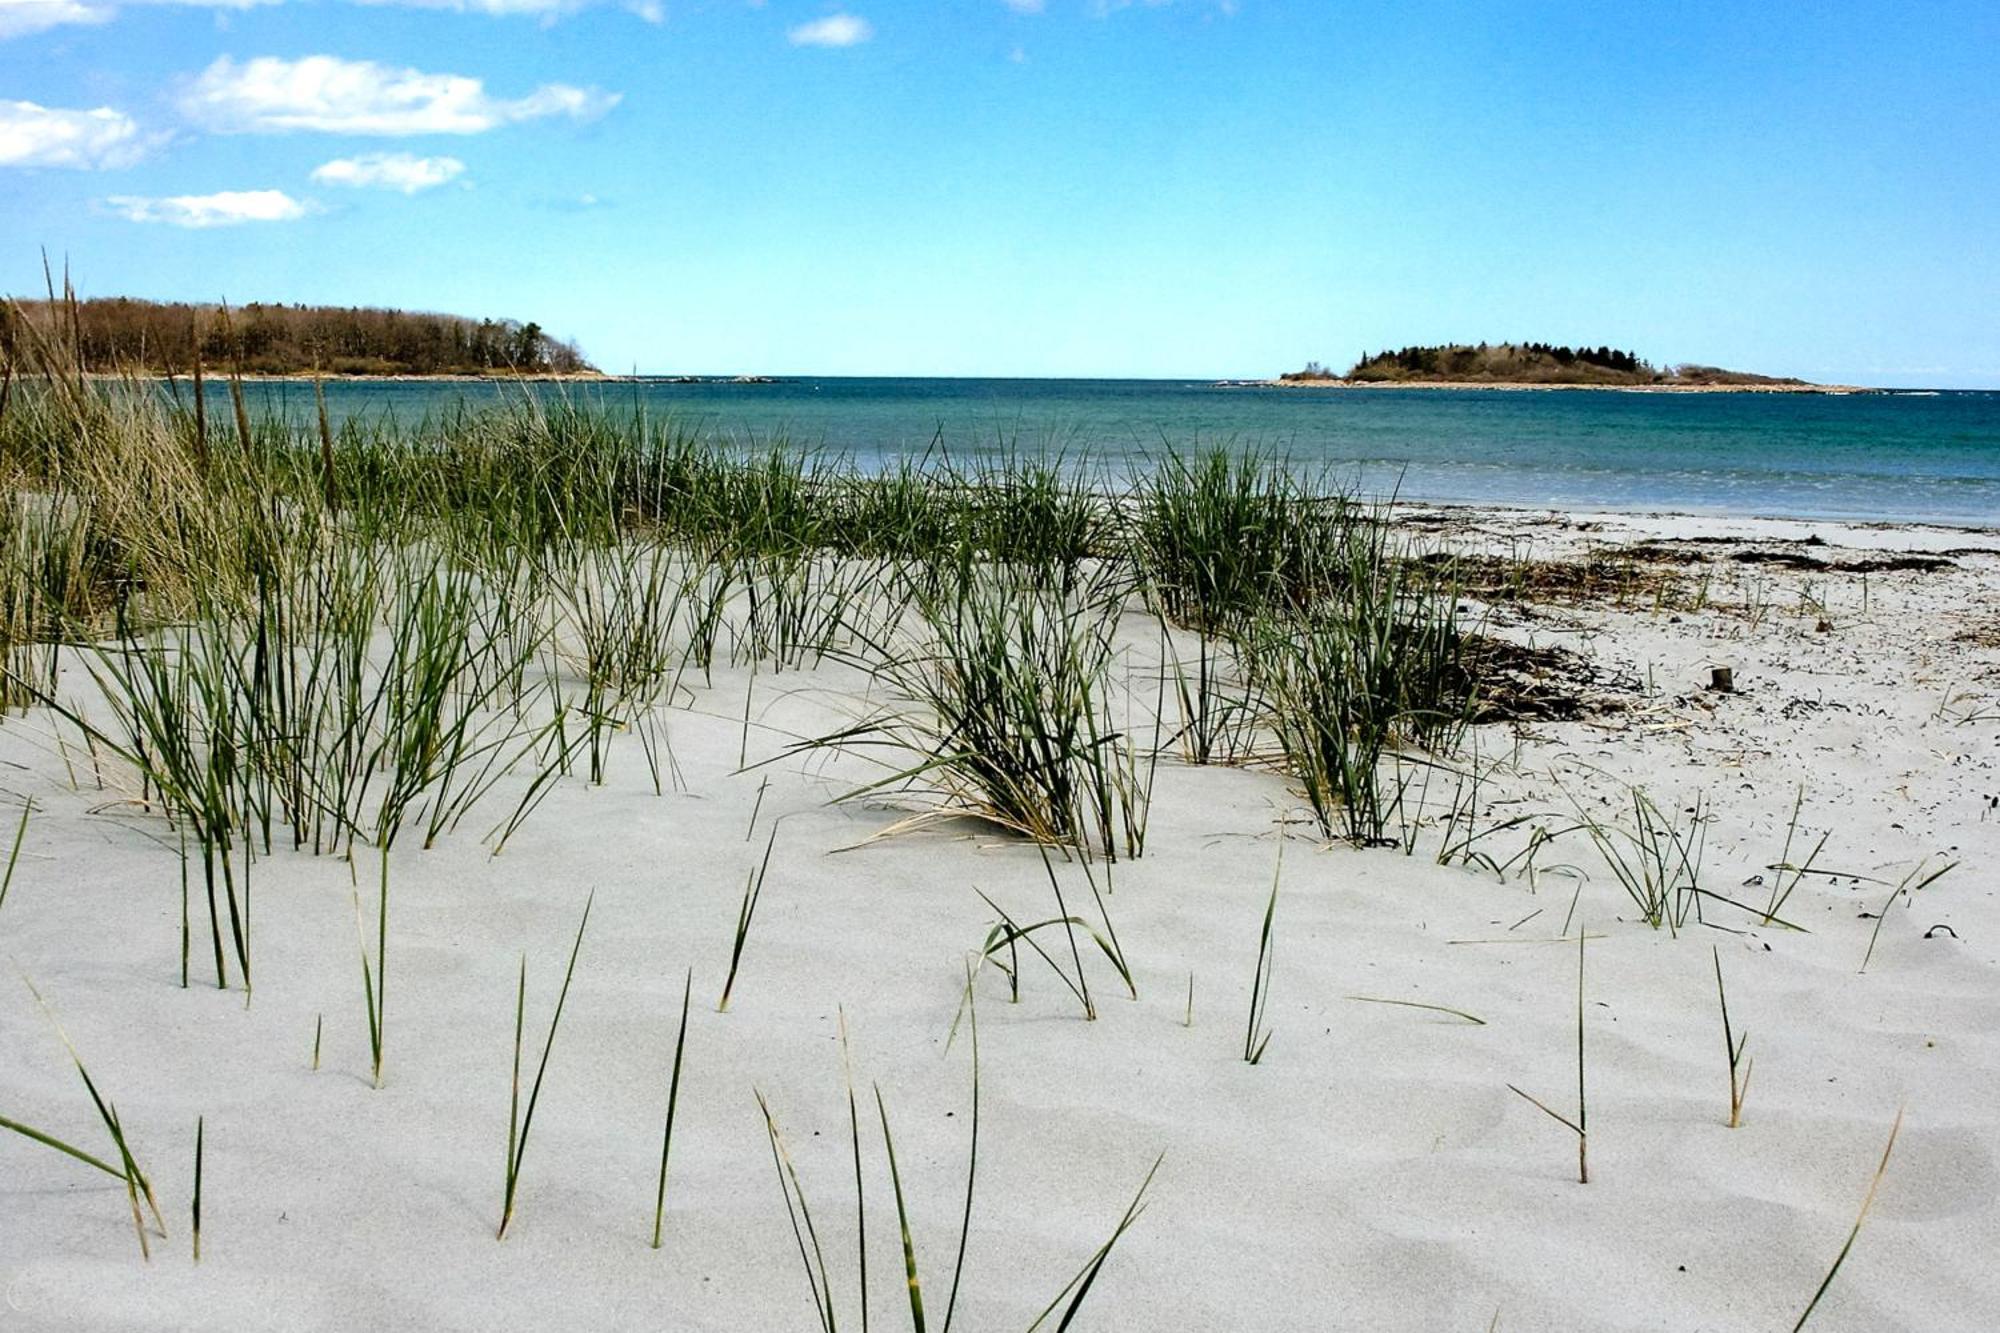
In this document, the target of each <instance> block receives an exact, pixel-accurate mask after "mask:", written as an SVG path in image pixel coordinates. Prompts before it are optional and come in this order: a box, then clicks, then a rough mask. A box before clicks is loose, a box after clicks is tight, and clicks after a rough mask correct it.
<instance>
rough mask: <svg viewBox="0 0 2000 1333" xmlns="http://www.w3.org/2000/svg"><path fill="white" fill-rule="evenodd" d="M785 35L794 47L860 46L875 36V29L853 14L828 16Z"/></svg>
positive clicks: (800, 26)
mask: <svg viewBox="0 0 2000 1333" xmlns="http://www.w3.org/2000/svg"><path fill="white" fill-rule="evenodd" d="M785 35H786V36H787V37H789V38H791V42H792V45H793V46H859V45H861V43H863V42H865V41H867V40H868V39H869V38H870V37H873V36H874V35H875V29H874V27H873V26H872V25H870V24H869V22H868V20H867V19H864V18H856V17H855V16H854V15H852V14H828V15H827V16H826V17H825V18H823V19H814V20H813V21H812V22H810V23H801V24H800V25H799V26H798V27H796V28H793V29H792V30H791V31H790V32H788V33H786V34H785Z"/></svg>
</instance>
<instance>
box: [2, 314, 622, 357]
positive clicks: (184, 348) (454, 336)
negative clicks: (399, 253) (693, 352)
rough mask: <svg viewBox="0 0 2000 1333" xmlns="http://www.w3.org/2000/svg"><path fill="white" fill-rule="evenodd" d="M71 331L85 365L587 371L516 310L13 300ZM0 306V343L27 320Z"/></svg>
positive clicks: (572, 350) (6, 347) (40, 319)
mask: <svg viewBox="0 0 2000 1333" xmlns="http://www.w3.org/2000/svg"><path fill="white" fill-rule="evenodd" d="M8 306H11V307H14V308H18V309H19V311H20V312H21V315H22V316H25V317H26V318H28V319H31V320H33V321H35V322H36V324H37V325H38V326H39V327H43V328H60V329H61V330H63V332H64V334H65V335H66V336H69V337H72V338H73V339H74V343H75V350H76V354H77V355H78V357H79V359H80V360H81V362H82V365H83V368H84V369H85V370H87V371H94V372H100V373H116V372H129V373H135V374H153V375H165V374H183V373H187V372H188V371H190V370H192V368H193V367H194V364H195V362H196V360H197V358H199V360H201V361H202V362H203V363H204V364H206V365H208V366H209V367H211V368H221V369H228V370H234V371H237V372H239V373H242V374H246V375H304V374H313V373H318V374H325V375H590V374H594V373H596V372H595V368H594V367H593V366H592V365H591V364H590V363H589V362H588V361H586V360H585V359H584V356H583V353H582V351H581V350H580V349H579V348H578V347H577V345H576V344H575V343H574V342H565V341H561V340H558V339H557V338H554V337H552V336H551V335H550V334H549V333H548V332H547V331H545V330H544V329H543V328H542V326H541V325H540V324H537V323H534V322H533V321H529V322H527V323H522V322H520V321H518V320H512V319H468V318H466V317H465V316H462V315H445V314H434V313H430V312H427V311H408V310H386V309H379V308H374V307H365V306H359V307H343V306H310V305H267V304H264V303H262V302H254V301H253V302H251V303H249V304H247V305H240V306H224V305H220V304H215V305H208V304H191V303H183V302H178V301H141V300H134V299H131V298H129V297H112V298H106V299H100V300H90V301H55V302H50V301H28V300H23V301H19V302H10V303H8ZM8 306H0V352H7V353H9V355H10V356H11V349H12V346H13V343H14V340H15V339H16V338H17V337H19V336H22V334H23V330H20V329H16V328H14V327H12V326H11V323H10V321H11V320H12V319H14V318H18V316H12V315H9V314H8V313H7V310H8Z"/></svg>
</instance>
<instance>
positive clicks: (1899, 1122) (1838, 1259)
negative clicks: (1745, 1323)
mask: <svg viewBox="0 0 2000 1333" xmlns="http://www.w3.org/2000/svg"><path fill="white" fill-rule="evenodd" d="M1902 1130H1903V1112H1902V1110H1901V1108H1898V1109H1897V1111H1896V1123H1895V1124H1893V1125H1891V1126H1890V1127H1889V1141H1888V1143H1886V1144H1884V1145H1883V1147H1882V1162H1881V1165H1879V1166H1877V1167H1876V1168H1875V1175H1874V1177H1873V1178H1872V1179H1870V1180H1869V1182H1868V1193H1867V1195H1866V1196H1865V1197H1863V1198H1862V1200H1861V1212H1860V1213H1859V1214H1858V1215H1857V1216H1856V1217H1855V1219H1854V1229H1853V1230H1852V1231H1849V1232H1848V1233H1847V1243H1846V1244H1844V1245H1842V1246H1841V1247H1840V1253H1839V1254H1837V1255H1835V1256H1834V1257H1833V1267H1831V1268H1829V1269H1827V1270H1826V1277H1825V1279H1824V1280H1822V1281H1821V1282H1820V1284H1819V1290H1817V1291H1815V1292H1814V1293H1813V1296H1812V1300H1811V1301H1809V1302H1807V1303H1806V1308H1805V1312H1804V1313H1803V1314H1801V1315H1800V1316H1799V1322H1798V1323H1796V1324H1793V1325H1792V1333H1799V1330H1800V1329H1802V1328H1804V1327H1805V1326H1806V1320H1808V1319H1810V1318H1812V1313H1813V1311H1814V1310H1817V1309H1818V1308H1819V1302H1820V1298H1821V1297H1823V1296H1825V1295H1826V1290H1827V1288H1828V1287H1831V1286H1832V1285H1833V1279H1834V1278H1835V1277H1836V1276H1837V1275H1838V1274H1839V1272H1840V1266H1841V1265H1842V1264H1844V1263H1846V1262H1847V1254H1848V1251H1850V1250H1852V1249H1853V1248H1854V1242H1855V1240H1856V1239H1857V1238H1858V1237H1859V1236H1860V1235H1861V1224H1862V1223H1863V1222H1866V1221H1867V1220H1868V1210H1869V1209H1870V1208H1873V1207H1874V1206H1875V1191H1876V1190H1878V1189H1880V1188H1881V1187H1882V1177H1883V1175H1884V1174H1885V1173H1886V1172H1887V1171H1888V1170H1889V1154H1890V1153H1892V1152H1894V1151H1895V1150H1896V1135H1898V1134H1900V1133H1901V1132H1902Z"/></svg>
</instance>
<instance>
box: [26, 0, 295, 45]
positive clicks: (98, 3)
mask: <svg viewBox="0 0 2000 1333" xmlns="http://www.w3.org/2000/svg"><path fill="white" fill-rule="evenodd" d="M130 2H132V3H141V4H161V5H168V4H174V5H189V6H195V7H199V8H203V9H250V8H253V7H255V6H257V5H263V4H277V3H279V0H130ZM118 8H119V6H118V4H117V3H116V2H115V0H0V40H4V39H6V38H8V37H23V36H26V35H27V34H29V33H35V32H43V31H45V30H47V29H49V28H56V27H61V26H63V25H64V24H71V23H105V22H108V21H109V20H111V19H112V18H114V17H116V16H117V13H118Z"/></svg>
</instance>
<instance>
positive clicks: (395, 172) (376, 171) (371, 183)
mask: <svg viewBox="0 0 2000 1333" xmlns="http://www.w3.org/2000/svg"><path fill="white" fill-rule="evenodd" d="M464 173H465V163H463V162H461V161H459V160H458V159H457V158H455V157H418V156H416V155H415V154H414V153H363V154H361V155H360V156H359V157H336V158H335V159H333V161H331V162H326V163H322V164H321V165H319V166H317V167H314V168H313V173H312V178H313V179H314V180H316V181H318V182H319V183H320V184H322V185H344V186H348V187H351V188H354V189H361V190H399V191H401V192H402V193H404V194H415V193H417V192H418V191H419V190H429V189H433V188H435V187H436V186H439V185H443V184H445V183H446V182H447V181H451V180H455V179H456V178H457V177H459V176H461V175H463V174H464Z"/></svg>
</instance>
